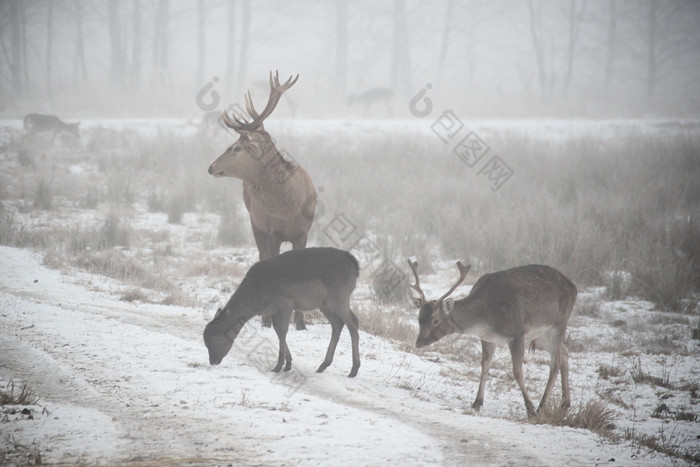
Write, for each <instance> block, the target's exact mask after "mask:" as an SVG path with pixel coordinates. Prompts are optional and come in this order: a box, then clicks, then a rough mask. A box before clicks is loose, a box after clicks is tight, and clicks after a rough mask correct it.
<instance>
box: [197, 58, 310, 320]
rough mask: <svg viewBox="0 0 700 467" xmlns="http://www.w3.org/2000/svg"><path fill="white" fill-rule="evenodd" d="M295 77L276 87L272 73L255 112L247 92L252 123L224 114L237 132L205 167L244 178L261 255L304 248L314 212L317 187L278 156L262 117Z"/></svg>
mask: <svg viewBox="0 0 700 467" xmlns="http://www.w3.org/2000/svg"><path fill="white" fill-rule="evenodd" d="M297 79H299V75H297V77H296V78H294V80H293V81H292V78H291V77H290V78H289V79H288V80H287V81H286V82H285V83H284V84H282V85H280V82H279V74H278V73H275V76H274V80H273V76H272V72H270V97H269V100H268V102H267V105H266V106H265V109H264V110H263V111H262V112H261V113H258V112H257V111H256V110H255V107H254V106H253V100H252V99H251V97H250V92H248V94H246V99H245V101H246V102H245V104H246V110H247V112H248V114H249V115H250V117H251V118H252V121H247V120H246V119H244V118H243V117H240V118H239V117H238V116H236V115H234V116H233V118H231V117H229V115H228V114H227V113H226V112H224V114H223V122H224V124H225V125H226V126H227V127H229V128H231V129H233V130H234V131H236V133H238V134H239V135H240V138H238V141H236V142H235V143H234V144H232V145H231V146H230V147H229V148H228V149H226V151H225V152H224V153H223V154H222V155H221V156H219V158H218V159H216V160H215V161H214V162H213V163H212V164H211V166H210V167H209V173H210V174H212V175H213V176H215V177H236V178H239V179H241V180H243V201H244V202H245V206H246V208H247V209H248V212H249V213H250V222H251V225H252V227H253V236H254V237H255V243H256V245H257V246H258V252H259V254H260V259H261V260H265V259H268V258H272V257H273V256H276V255H279V252H280V246H281V244H282V242H292V248H293V249H295V250H296V249H300V248H305V247H306V239H307V235H308V232H309V229H310V228H311V224H312V223H313V220H314V215H315V213H316V189H315V188H314V185H313V183H312V182H311V177H309V174H308V173H306V170H304V169H303V168H302V167H301V166H300V165H298V164H296V163H294V162H291V161H288V160H286V159H284V157H282V155H281V154H280V152H279V151H278V150H277V148H276V147H275V145H274V143H273V142H272V138H270V135H269V134H268V133H267V132H266V131H265V128H264V127H263V121H264V120H265V119H266V118H267V117H269V116H270V114H271V113H272V111H273V110H275V106H277V103H278V102H279V100H280V98H281V97H282V94H283V93H284V92H285V91H286V90H287V89H289V88H291V87H292V86H293V85H294V83H296V82H297ZM295 322H296V327H297V329H306V327H305V326H304V315H303V313H301V312H299V313H297V314H296V316H295Z"/></svg>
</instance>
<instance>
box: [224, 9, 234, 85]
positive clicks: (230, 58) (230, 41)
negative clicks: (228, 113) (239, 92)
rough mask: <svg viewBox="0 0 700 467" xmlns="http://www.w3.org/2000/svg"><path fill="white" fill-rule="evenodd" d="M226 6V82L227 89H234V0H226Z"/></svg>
mask: <svg viewBox="0 0 700 467" xmlns="http://www.w3.org/2000/svg"><path fill="white" fill-rule="evenodd" d="M226 6H227V18H228V20H227V21H228V25H227V28H226V30H227V31H226V32H227V34H228V38H227V41H226V46H227V52H226V82H227V83H228V86H229V90H234V89H236V88H235V77H234V72H235V68H236V0H228V2H227V4H226Z"/></svg>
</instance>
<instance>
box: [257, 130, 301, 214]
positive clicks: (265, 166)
mask: <svg viewBox="0 0 700 467" xmlns="http://www.w3.org/2000/svg"><path fill="white" fill-rule="evenodd" d="M293 171H294V166H293V165H292V164H291V163H289V162H288V161H286V160H285V159H284V158H283V157H282V155H281V154H280V153H279V151H277V149H276V148H275V146H274V145H272V143H270V146H269V148H267V150H266V151H265V154H264V156H263V157H262V158H261V160H260V161H258V163H257V164H256V167H255V170H254V171H253V174H252V176H251V177H249V178H248V180H246V182H247V185H248V186H247V189H248V192H249V194H250V195H251V197H252V198H254V199H255V201H256V202H257V203H259V204H261V205H262V206H264V208H265V210H266V211H267V212H269V213H271V214H277V213H279V214H284V213H287V214H288V213H290V212H296V210H298V206H293V204H294V203H296V202H297V200H296V198H298V195H297V194H296V193H295V191H294V189H293V187H292V186H290V184H289V183H288V181H289V179H290V177H291V176H292V175H293Z"/></svg>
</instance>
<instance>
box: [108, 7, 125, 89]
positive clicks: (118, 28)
mask: <svg viewBox="0 0 700 467" xmlns="http://www.w3.org/2000/svg"><path fill="white" fill-rule="evenodd" d="M107 16H108V18H107V22H108V28H109V50H110V77H111V80H112V84H118V85H123V84H124V72H125V69H126V60H125V58H124V43H123V41H122V25H121V19H120V17H119V1H118V0H109V2H108V3H107Z"/></svg>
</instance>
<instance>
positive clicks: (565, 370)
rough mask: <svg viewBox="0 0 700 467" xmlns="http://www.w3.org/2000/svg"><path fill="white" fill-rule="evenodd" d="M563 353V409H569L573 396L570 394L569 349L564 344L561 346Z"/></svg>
mask: <svg viewBox="0 0 700 467" xmlns="http://www.w3.org/2000/svg"><path fill="white" fill-rule="evenodd" d="M559 347H560V350H559V351H560V352H561V370H560V371H561V407H562V408H563V409H568V408H569V407H570V406H571V395H570V394H569V349H567V348H566V346H565V345H564V343H563V342H562V343H561V344H560V346H559Z"/></svg>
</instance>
